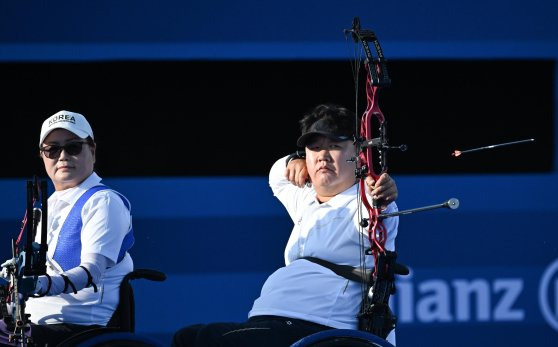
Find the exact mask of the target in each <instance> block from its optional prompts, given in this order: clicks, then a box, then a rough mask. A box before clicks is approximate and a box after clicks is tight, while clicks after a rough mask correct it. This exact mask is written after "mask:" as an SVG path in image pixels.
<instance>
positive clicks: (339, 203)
mask: <svg viewBox="0 0 558 347" xmlns="http://www.w3.org/2000/svg"><path fill="white" fill-rule="evenodd" d="M357 193H358V192H357V184H356V183H355V184H353V185H352V186H350V187H349V188H347V189H345V190H344V191H342V192H341V193H339V194H337V195H335V196H334V197H333V198H331V199H329V200H328V201H326V202H324V203H321V204H320V206H331V207H343V206H345V205H347V203H349V202H350V201H352V200H353V199H354V198H355V196H356V194H357ZM313 202H314V203H316V204H319V201H318V198H317V197H314V201H313Z"/></svg>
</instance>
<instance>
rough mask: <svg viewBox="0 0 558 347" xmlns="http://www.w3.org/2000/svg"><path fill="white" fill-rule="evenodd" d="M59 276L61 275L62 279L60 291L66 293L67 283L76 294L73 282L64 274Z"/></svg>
mask: <svg viewBox="0 0 558 347" xmlns="http://www.w3.org/2000/svg"><path fill="white" fill-rule="evenodd" d="M60 276H62V278H63V279H64V290H63V291H62V292H63V293H66V291H67V290H68V285H69V286H71V287H72V291H73V292H74V294H77V290H76V286H74V284H73V283H72V281H70V279H69V278H68V276H66V275H60Z"/></svg>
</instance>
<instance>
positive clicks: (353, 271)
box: [301, 257, 370, 284]
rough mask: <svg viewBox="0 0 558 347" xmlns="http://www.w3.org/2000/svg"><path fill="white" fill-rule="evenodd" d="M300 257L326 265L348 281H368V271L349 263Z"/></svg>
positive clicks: (367, 282) (366, 282)
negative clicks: (342, 263)
mask: <svg viewBox="0 0 558 347" xmlns="http://www.w3.org/2000/svg"><path fill="white" fill-rule="evenodd" d="M301 259H306V260H308V261H311V262H313V263H316V264H318V265H321V266H323V267H327V268H328V269H330V270H331V271H333V272H334V273H336V274H337V275H339V276H341V277H344V278H346V279H348V280H350V281H355V282H359V283H365V284H369V283H370V271H369V270H365V271H364V273H363V271H362V270H361V269H359V268H355V267H352V266H350V265H339V264H335V263H332V262H329V261H327V260H323V259H320V258H314V257H302V258H301Z"/></svg>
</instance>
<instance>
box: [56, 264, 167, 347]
mask: <svg viewBox="0 0 558 347" xmlns="http://www.w3.org/2000/svg"><path fill="white" fill-rule="evenodd" d="M166 278H167V276H166V275H165V274H164V273H163V272H160V271H157V270H153V269H135V270H134V271H132V272H130V273H128V274H127V275H126V276H124V278H123V279H122V283H121V284H120V292H119V302H118V306H117V307H116V310H115V311H114V313H113V315H112V317H111V319H110V321H109V322H108V324H107V326H106V327H96V328H91V329H88V330H84V331H82V332H80V333H78V334H75V335H73V336H70V337H69V338H67V339H66V340H64V341H62V342H61V343H59V344H58V345H57V347H109V346H111V347H112V346H130V347H133V346H143V347H162V346H163V345H162V344H161V343H159V342H157V341H155V340H153V339H151V338H148V337H147V336H142V335H138V334H135V333H134V332H135V328H136V327H135V325H136V317H135V300H134V291H133V289H132V284H131V283H130V282H131V281H132V280H135V279H147V280H150V281H158V282H162V281H164V280H166Z"/></svg>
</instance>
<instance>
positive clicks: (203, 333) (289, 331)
mask: <svg viewBox="0 0 558 347" xmlns="http://www.w3.org/2000/svg"><path fill="white" fill-rule="evenodd" d="M329 329H333V328H331V327H328V326H325V325H320V324H316V323H312V322H307V321H304V320H300V319H292V318H287V317H278V316H255V317H252V318H250V319H249V320H248V321H246V322H244V323H210V324H197V325H192V326H188V327H185V328H182V329H180V330H178V331H177V332H176V333H175V334H174V337H173V341H172V346H174V347H262V346H265V347H288V346H290V345H291V344H293V343H295V342H296V341H298V340H300V339H301V338H303V337H305V336H308V335H311V334H314V333H317V332H320V331H323V330H329Z"/></svg>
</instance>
